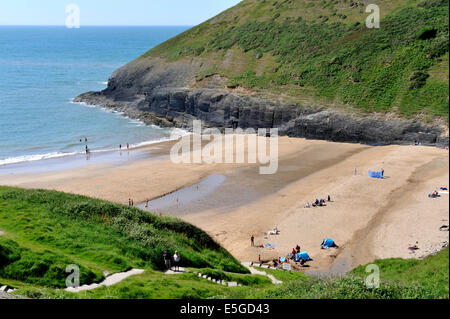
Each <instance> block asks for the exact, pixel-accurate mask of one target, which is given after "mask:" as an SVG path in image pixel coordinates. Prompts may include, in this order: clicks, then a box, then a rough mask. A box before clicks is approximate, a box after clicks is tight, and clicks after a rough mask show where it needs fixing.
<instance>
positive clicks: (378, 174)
mask: <svg viewBox="0 0 450 319" xmlns="http://www.w3.org/2000/svg"><path fill="white" fill-rule="evenodd" d="M383 175H384V172H375V171H369V177H371V178H379V179H383V177H384V176H383Z"/></svg>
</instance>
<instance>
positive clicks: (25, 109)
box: [0, 26, 188, 166]
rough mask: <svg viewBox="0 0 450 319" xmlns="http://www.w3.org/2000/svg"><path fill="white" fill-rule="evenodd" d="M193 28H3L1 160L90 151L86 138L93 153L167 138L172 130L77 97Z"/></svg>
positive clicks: (98, 87)
mask: <svg viewBox="0 0 450 319" xmlns="http://www.w3.org/2000/svg"><path fill="white" fill-rule="evenodd" d="M187 29H188V27H81V28H80V29H67V28H65V27H3V26H2V27H0V166H2V165H6V164H12V163H19V162H24V161H34V160H39V159H46V158H53V157H61V156H68V155H75V154H78V153H83V152H84V149H85V146H84V137H86V138H87V139H88V146H89V148H90V150H91V151H92V152H93V153H95V152H104V151H107V150H112V149H117V148H118V146H119V144H122V145H126V144H127V143H129V144H130V145H132V146H136V145H142V144H145V143H150V142H152V141H158V140H161V139H166V138H168V137H169V136H170V133H171V130H170V129H162V128H159V127H156V126H146V125H144V124H143V123H141V122H140V121H136V120H131V119H128V118H126V117H124V116H122V115H121V114H118V113H111V112H108V111H107V110H103V109H101V108H96V107H88V106H85V105H81V104H74V103H72V99H73V98H75V97H76V96H77V95H79V94H81V93H84V92H87V91H98V90H102V89H104V88H105V87H106V84H107V81H108V78H109V76H110V75H111V74H112V73H113V72H114V70H116V69H117V68H119V67H121V66H123V65H124V64H126V63H128V62H130V61H132V60H134V59H136V58H137V57H139V56H140V55H142V54H144V53H145V52H146V51H148V50H149V49H151V48H152V47H154V46H156V45H158V44H159V43H161V42H164V41H165V40H167V39H169V38H171V37H173V36H175V35H177V34H179V33H181V32H183V31H185V30H187ZM80 138H82V139H83V143H80Z"/></svg>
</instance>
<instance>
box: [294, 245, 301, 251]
mask: <svg viewBox="0 0 450 319" xmlns="http://www.w3.org/2000/svg"><path fill="white" fill-rule="evenodd" d="M295 251H296V252H297V253H299V252H300V245H297V247H295Z"/></svg>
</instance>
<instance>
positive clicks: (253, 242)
mask: <svg viewBox="0 0 450 319" xmlns="http://www.w3.org/2000/svg"><path fill="white" fill-rule="evenodd" d="M250 243H251V245H252V247H255V236H253V235H252V237H250Z"/></svg>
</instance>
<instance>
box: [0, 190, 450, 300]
mask: <svg viewBox="0 0 450 319" xmlns="http://www.w3.org/2000/svg"><path fill="white" fill-rule="evenodd" d="M0 229H1V230H2V231H4V232H5V233H4V234H3V235H2V236H0V284H7V285H10V286H13V287H16V288H19V290H18V291H17V293H18V294H20V295H25V296H28V297H32V298H212V297H213V298H448V266H449V263H448V261H449V259H448V248H446V249H445V250H443V251H442V252H440V253H439V254H437V255H435V256H429V257H427V258H426V259H425V260H421V261H419V260H401V259H390V260H380V261H376V263H377V264H378V265H379V266H380V272H381V281H382V283H381V289H376V290H371V289H367V288H366V287H365V285H364V281H363V279H361V277H364V276H365V273H364V269H365V268H364V267H359V268H357V269H355V270H354V271H353V272H352V273H351V275H350V276H349V277H348V278H343V279H337V280H330V281H325V280H320V279H313V278H309V277H307V276H305V275H303V274H301V273H294V272H284V271H277V270H267V272H269V273H271V274H273V275H274V276H275V277H276V278H277V279H280V280H282V281H283V282H284V284H283V285H282V286H274V285H272V284H271V283H270V281H269V280H268V279H267V277H262V276H251V275H248V274H244V273H245V272H246V270H245V269H243V268H242V267H241V265H240V264H239V263H238V262H237V261H236V260H235V259H234V258H233V257H231V256H230V255H229V254H228V253H227V252H226V251H225V250H224V249H223V248H221V247H220V246H218V245H217V244H216V243H215V242H214V241H213V240H212V239H211V238H210V237H209V236H207V235H206V234H205V233H204V232H202V231H201V230H199V229H197V228H195V227H194V226H192V225H189V224H186V223H184V222H182V221H180V220H178V219H174V218H167V217H163V218H162V217H158V216H154V215H152V214H149V213H146V212H142V211H139V210H137V209H134V208H130V207H125V206H121V205H116V204H112V203H109V202H105V201H101V200H97V199H91V198H87V197H83V196H77V195H69V194H64V193H59V192H53V191H43V190H23V189H18V188H10V187H0ZM166 247H169V248H172V249H175V248H176V249H178V250H180V251H181V254H182V256H183V261H184V263H185V265H186V266H189V267H190V268H191V269H192V270H194V271H195V270H196V269H197V270H198V271H200V272H201V273H203V274H208V275H210V276H212V277H214V278H216V279H226V280H232V281H238V282H240V283H241V284H243V285H244V286H243V287H230V288H226V287H223V286H219V285H217V284H214V283H211V282H208V281H206V280H204V279H200V278H198V277H197V276H196V275H195V274H193V273H187V274H183V275H177V276H167V275H164V274H163V273H162V272H161V271H159V269H160V268H161V267H162V264H161V253H162V250H163V249H165V248H166ZM68 264H78V265H79V266H81V274H82V278H81V280H82V284H84V283H91V282H93V281H94V282H98V281H100V280H101V279H102V278H103V272H104V271H108V272H110V273H113V272H119V271H125V270H128V269H130V268H132V267H140V268H144V269H145V272H144V273H143V274H142V275H137V276H133V277H130V278H128V279H126V280H124V281H123V282H121V283H119V284H117V285H114V286H112V287H108V288H106V287H101V288H98V289H95V290H92V291H86V292H82V293H79V294H72V293H68V292H65V291H63V290H61V289H55V288H61V287H64V282H65V278H66V276H67V274H66V273H65V267H66V266H67V265H68ZM205 267H206V268H205ZM200 268H201V269H200ZM237 272H240V273H237Z"/></svg>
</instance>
